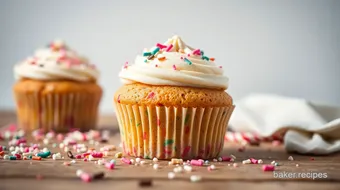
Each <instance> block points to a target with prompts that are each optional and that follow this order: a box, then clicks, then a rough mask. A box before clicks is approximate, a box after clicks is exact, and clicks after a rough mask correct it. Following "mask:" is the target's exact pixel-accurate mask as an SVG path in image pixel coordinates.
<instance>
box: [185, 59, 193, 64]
mask: <svg viewBox="0 0 340 190" xmlns="http://www.w3.org/2000/svg"><path fill="white" fill-rule="evenodd" d="M184 61H185V62H187V63H188V64H189V65H191V64H192V62H191V61H190V60H189V59H187V58H186V57H185V58H184Z"/></svg>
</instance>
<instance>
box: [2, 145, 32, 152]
mask: <svg viewBox="0 0 340 190" xmlns="http://www.w3.org/2000/svg"><path fill="white" fill-rule="evenodd" d="M26 148H27V147H26ZM1 151H2V146H1V145H0V152H1Z"/></svg>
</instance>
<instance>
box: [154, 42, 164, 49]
mask: <svg viewBox="0 0 340 190" xmlns="http://www.w3.org/2000/svg"><path fill="white" fill-rule="evenodd" d="M156 46H157V47H159V48H160V49H163V48H166V45H163V44H160V43H157V44H156Z"/></svg>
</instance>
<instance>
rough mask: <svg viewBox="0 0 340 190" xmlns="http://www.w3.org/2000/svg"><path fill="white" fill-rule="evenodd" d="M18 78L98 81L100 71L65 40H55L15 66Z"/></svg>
mask: <svg viewBox="0 0 340 190" xmlns="http://www.w3.org/2000/svg"><path fill="white" fill-rule="evenodd" d="M14 74H15V78H16V79H22V78H31V79H37V80H75V81H84V82H86V81H96V80H97V78H98V76H99V72H98V71H97V70H96V68H95V66H94V65H92V64H90V63H89V61H88V60H87V59H86V58H85V57H83V56H81V55H79V54H78V53H77V52H76V51H74V50H72V49H70V48H69V47H68V46H67V45H66V44H65V43H64V42H63V41H61V40H55V41H54V42H52V43H50V44H48V46H47V47H45V48H42V49H38V50H37V51H36V52H35V54H34V55H33V56H32V57H28V58H27V59H26V60H24V61H22V62H21V63H19V64H18V65H16V66H15V67H14Z"/></svg>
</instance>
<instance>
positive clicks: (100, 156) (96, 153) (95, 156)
mask: <svg viewBox="0 0 340 190" xmlns="http://www.w3.org/2000/svg"><path fill="white" fill-rule="evenodd" d="M91 156H93V157H94V158H102V157H103V153H101V152H94V153H92V154H91Z"/></svg>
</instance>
